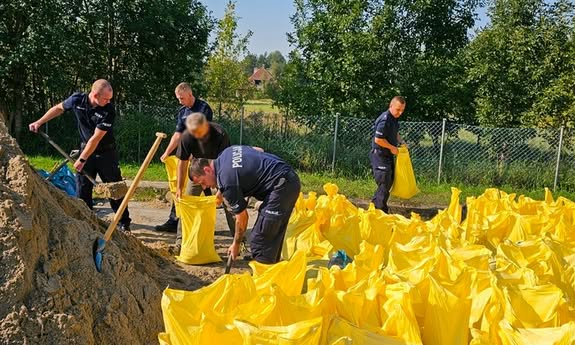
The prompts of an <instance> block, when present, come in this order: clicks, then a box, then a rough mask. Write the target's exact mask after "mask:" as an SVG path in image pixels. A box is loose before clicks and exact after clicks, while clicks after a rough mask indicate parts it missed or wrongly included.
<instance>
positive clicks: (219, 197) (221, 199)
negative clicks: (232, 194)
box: [216, 190, 224, 206]
mask: <svg viewBox="0 0 575 345" xmlns="http://www.w3.org/2000/svg"><path fill="white" fill-rule="evenodd" d="M222 202H224V196H223V195H222V193H221V192H220V191H219V190H218V192H217V193H216V205H217V206H220V205H221V204H222Z"/></svg>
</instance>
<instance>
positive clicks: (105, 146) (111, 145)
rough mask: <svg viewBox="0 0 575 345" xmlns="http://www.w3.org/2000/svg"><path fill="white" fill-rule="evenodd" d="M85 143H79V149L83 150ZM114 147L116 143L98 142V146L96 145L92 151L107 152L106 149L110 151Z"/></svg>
mask: <svg viewBox="0 0 575 345" xmlns="http://www.w3.org/2000/svg"><path fill="white" fill-rule="evenodd" d="M86 145H87V144H86V143H82V144H80V149H81V150H82V151H84V148H85V147H86ZM115 149H116V144H115V143H112V144H106V145H102V144H99V145H98V147H96V150H94V153H98V154H99V153H104V152H108V151H112V150H115Z"/></svg>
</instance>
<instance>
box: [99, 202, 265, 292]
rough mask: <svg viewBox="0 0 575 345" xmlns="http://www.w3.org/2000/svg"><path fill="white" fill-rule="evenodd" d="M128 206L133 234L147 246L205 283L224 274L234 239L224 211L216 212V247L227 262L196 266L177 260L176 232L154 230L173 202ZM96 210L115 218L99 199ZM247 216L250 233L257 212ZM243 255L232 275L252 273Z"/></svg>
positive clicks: (107, 219) (236, 262)
mask: <svg viewBox="0 0 575 345" xmlns="http://www.w3.org/2000/svg"><path fill="white" fill-rule="evenodd" d="M128 207H129V210H130V217H131V218H132V225H131V228H132V234H133V235H134V236H135V237H136V238H137V239H139V240H140V241H141V242H142V243H143V244H144V245H146V246H148V247H150V248H152V249H155V250H157V251H158V253H159V254H160V255H162V256H165V257H168V258H170V259H171V260H174V262H176V263H177V264H178V266H180V267H181V268H182V269H183V270H184V271H185V272H186V273H189V274H192V275H195V276H196V277H197V278H198V279H200V280H201V281H203V282H205V283H206V284H209V283H211V282H213V281H214V280H216V279H217V278H219V277H220V276H221V275H222V274H223V272H224V267H225V259H226V258H227V249H228V247H229V246H230V244H232V237H231V234H230V232H229V229H228V224H227V222H226V217H225V214H224V211H223V209H218V210H217V217H216V229H215V239H214V245H215V247H216V251H217V252H218V254H219V255H220V257H221V258H222V260H224V261H222V262H221V263H215V264H208V265H201V266H196V265H187V264H184V263H181V262H178V261H177V260H175V258H174V253H173V245H174V243H175V241H176V234H175V233H166V232H158V231H155V230H154V226H155V225H158V224H163V223H164V222H165V221H166V220H167V219H168V215H169V213H170V207H171V204H170V203H168V202H165V201H159V200H158V201H150V202H134V201H132V202H130V204H129V206H128ZM95 211H96V214H97V215H98V217H100V218H102V219H103V220H105V221H109V220H110V219H111V217H113V213H112V209H110V204H109V203H108V202H107V201H106V200H104V199H102V200H97V206H96V207H95ZM248 214H249V223H248V231H249V229H251V227H252V226H253V224H254V223H255V221H256V217H257V211H256V210H254V209H248ZM244 254H247V253H245V252H244V253H242V259H241V260H238V261H235V262H234V263H233V265H232V273H239V272H242V271H245V270H249V266H248V261H246V260H243V256H244ZM196 288H197V287H194V288H193V289H196Z"/></svg>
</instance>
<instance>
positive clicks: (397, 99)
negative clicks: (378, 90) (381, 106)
mask: <svg viewBox="0 0 575 345" xmlns="http://www.w3.org/2000/svg"><path fill="white" fill-rule="evenodd" d="M393 102H399V103H401V104H405V98H403V96H395V97H393V98H392V99H391V102H389V103H393Z"/></svg>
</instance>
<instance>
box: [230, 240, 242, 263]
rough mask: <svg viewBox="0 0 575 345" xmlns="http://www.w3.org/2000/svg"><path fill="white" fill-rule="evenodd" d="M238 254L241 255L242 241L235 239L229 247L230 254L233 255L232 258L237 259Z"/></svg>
mask: <svg viewBox="0 0 575 345" xmlns="http://www.w3.org/2000/svg"><path fill="white" fill-rule="evenodd" d="M238 255H240V243H239V242H236V241H234V242H233V243H232V245H231V246H230V247H229V248H228V256H231V257H232V260H236V258H237V257H238Z"/></svg>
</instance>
